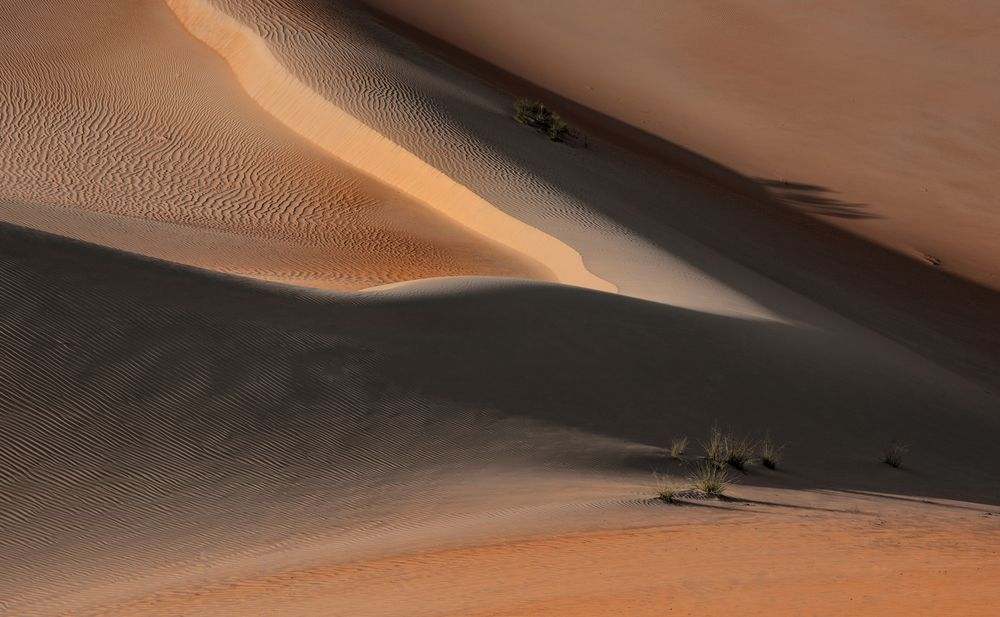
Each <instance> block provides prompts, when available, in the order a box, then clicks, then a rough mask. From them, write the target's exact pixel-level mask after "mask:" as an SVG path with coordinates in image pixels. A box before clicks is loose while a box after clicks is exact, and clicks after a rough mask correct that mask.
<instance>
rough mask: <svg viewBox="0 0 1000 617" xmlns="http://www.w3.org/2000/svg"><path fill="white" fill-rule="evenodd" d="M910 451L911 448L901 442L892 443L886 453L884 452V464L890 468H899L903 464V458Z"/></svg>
mask: <svg viewBox="0 0 1000 617" xmlns="http://www.w3.org/2000/svg"><path fill="white" fill-rule="evenodd" d="M909 451H910V447H909V446H905V445H903V444H901V443H899V442H896V441H894V442H892V443H890V444H889V445H888V446H887V447H886V449H885V451H884V452H882V458H881V460H882V462H883V463H885V464H886V465H888V466H890V467H895V468H897V469H898V468H899V466H900V465H902V464H903V456H904V455H905V454H906V453H907V452H909Z"/></svg>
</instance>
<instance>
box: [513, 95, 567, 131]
mask: <svg viewBox="0 0 1000 617" xmlns="http://www.w3.org/2000/svg"><path fill="white" fill-rule="evenodd" d="M514 119H515V120H517V121H518V122H520V123H521V124H527V125H528V126H533V127H535V128H536V129H538V130H540V131H542V132H543V133H545V134H546V135H547V136H548V138H549V139H551V140H552V141H562V140H563V139H565V138H566V137H567V136H569V126H567V125H566V122H564V121H563V119H562V118H560V117H559V116H558V114H555V113H553V112H552V110H550V109H549V108H547V107H546V106H545V105H543V104H541V103H539V102H538V101H529V100H528V99H518V100H517V101H516V102H515V103H514Z"/></svg>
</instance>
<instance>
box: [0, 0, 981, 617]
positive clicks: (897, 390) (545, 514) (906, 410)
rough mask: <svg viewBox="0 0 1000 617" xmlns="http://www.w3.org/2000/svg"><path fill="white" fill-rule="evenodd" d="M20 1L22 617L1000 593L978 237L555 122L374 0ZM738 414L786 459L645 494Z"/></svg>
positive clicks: (7, 85) (10, 60) (8, 97)
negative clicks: (898, 455) (887, 459)
mask: <svg viewBox="0 0 1000 617" xmlns="http://www.w3.org/2000/svg"><path fill="white" fill-rule="evenodd" d="M413 6H417V5H413ZM423 6H426V7H427V13H426V15H425V17H426V18H427V19H429V20H433V19H434V17H435V16H436V15H438V13H437V11H438V10H439V9H440V7H443V6H445V5H443V4H435V3H432V2H428V3H426V4H425V5H423ZM467 6H476V7H478V9H477V10H481V11H482V12H481V13H479V14H478V15H480V16H485V15H490V14H491V13H489V11H491V10H515V9H516V7H517V6H518V5H517V4H514V3H510V4H506V5H504V6H503V7H500V6H497V7H492V8H491V7H488V6H487V5H486V4H485V3H475V4H470V5H467ZM557 6H559V5H546V4H543V5H539V8H538V9H537V10H539V11H546V10H551V8H552V7H557ZM580 7H581V15H580V16H579V17H574V18H573V21H571V22H569V23H568V24H567V27H569V26H573V27H574V28H575V27H577V26H579V27H583V26H582V25H581V24H582V23H583V22H585V21H586V20H587V19H591V18H592V17H594V15H596V14H597V13H595V12H593V11H596V10H597V9H596V8H594V7H597V8H599V7H598V5H596V4H584V3H581V4H580ZM584 9H586V10H584ZM699 10H701V9H697V8H692V7H689V11H691V12H692V14H693V15H696V14H697V13H698V11H699ZM749 12H750V13H752V11H749ZM628 15H634V14H626V15H614V16H609V17H608V19H609V20H612V21H611V22H609V23H617V22H618V21H621V20H625V21H629V20H630V19H634V16H633V17H628ZM467 17H468V16H467ZM473 17H475V16H473ZM469 19H472V17H470V18H469ZM647 21H651V20H647ZM0 23H3V24H4V25H5V27H6V29H5V30H2V31H0V51H2V52H4V53H3V54H0V77H3V79H2V80H0V94H2V95H3V97H2V98H0V126H2V127H3V128H4V129H5V130H4V131H2V132H0V219H3V220H4V221H7V222H9V223H16V224H18V225H20V226H14V225H9V224H3V223H0V349H2V353H0V614H2V615H17V616H19V617H20V616H22V615H29V616H35V615H38V616H47V615H116V616H125V615H128V616H136V615H164V616H167V615H169V616H171V617H174V616H176V615H186V616H191V615H198V616H208V615H228V616H234V617H235V616H237V615H239V616H245V615H289V616H291V615H294V616H297V617H299V616H303V615H305V616H308V615H317V616H319V615H323V616H326V615H345V616H346V615H349V616H351V617H355V616H367V615H372V616H375V615H392V616H395V615H407V616H413V615H418V616H420V615H434V616H445V615H454V616H458V615H462V616H467V615H510V616H514V615H519V616H524V615H540V614H545V615H574V616H580V615H595V616H596V615H600V616H602V617H603V616H605V615H609V614H628V615H651V616H652V615H656V616H661V615H664V614H678V615H685V614H687V615H731V614H734V613H737V612H739V613H741V614H749V615H773V614H776V613H777V614H824V615H827V614H829V615H845V616H846V615H851V616H855V615H885V614H893V613H905V614H908V615H940V614H946V613H955V614H962V615H984V616H985V615H993V614H994V613H995V606H996V605H997V604H998V602H1000V598H998V597H997V596H996V593H997V592H996V589H995V585H993V581H995V580H996V579H997V578H998V577H1000V554H998V551H1000V548H998V547H1000V526H998V525H1000V511H998V508H1000V463H998V462H997V459H996V457H995V456H994V454H993V451H994V450H995V447H994V446H995V444H996V443H997V441H998V439H1000V415H998V410H1000V394H998V383H997V378H996V376H997V374H1000V327H998V322H997V315H1000V296H998V295H997V294H996V293H995V292H994V291H992V290H991V289H989V288H987V287H984V286H977V285H975V284H972V283H969V282H968V281H963V280H961V279H960V278H958V277H955V276H953V274H952V273H951V272H950V269H952V268H953V267H954V264H955V263H958V262H957V261H956V262H952V261H951V260H950V259H949V260H947V261H946V262H945V263H944V264H942V265H943V267H941V268H935V267H932V266H931V265H929V264H927V263H922V262H920V261H918V260H913V259H911V258H909V257H900V256H899V255H898V254H896V253H893V252H891V251H888V250H885V249H884V248H881V247H880V246H879V245H875V244H871V243H869V242H867V241H865V240H864V239H861V238H859V237H858V236H854V235H851V234H847V233H844V232H843V231H842V230H839V229H837V228H835V227H831V226H829V225H827V224H825V223H823V222H822V221H821V220H818V219H814V218H811V215H810V216H804V215H800V214H796V213H794V212H792V213H789V211H788V210H787V207H786V206H787V204H775V203H774V200H773V199H771V198H770V197H769V196H768V193H767V191H764V190H762V189H761V186H760V184H759V183H756V182H755V181H753V179H752V178H748V177H746V176H741V175H740V174H738V173H736V172H734V171H733V170H732V169H725V168H722V167H715V168H712V169H708V171H710V172H711V173H707V172H706V169H707V168H711V167H712V164H711V163H710V162H709V161H707V160H701V164H702V168H701V169H697V170H694V171H697V173H694V172H693V171H692V169H691V168H690V166H686V167H684V168H681V167H676V166H671V165H669V164H666V165H665V164H664V163H665V162H668V163H669V161H670V159H665V158H663V157H660V156H659V155H660V154H661V153H662V152H663V151H665V150H669V148H668V146H669V144H667V143H666V142H664V141H662V140H658V138H657V137H656V136H655V135H645V136H643V139H639V140H630V139H623V138H622V137H623V135H625V136H628V127H627V126H624V125H621V124H615V122H616V121H615V119H614V118H611V117H607V118H603V119H598V120H595V121H591V120H593V117H592V116H587V114H586V113H583V111H585V110H580V109H574V110H573V112H572V113H574V114H576V113H577V112H580V114H579V118H580V120H581V123H584V122H588V124H587V127H588V130H590V128H591V127H592V128H593V132H592V133H589V137H590V138H591V141H590V147H589V148H578V147H570V146H567V145H565V144H557V143H552V142H550V141H548V140H547V139H546V138H544V137H543V136H541V135H539V134H538V133H536V132H535V131H533V130H531V129H529V128H527V127H524V126H521V125H519V124H517V123H516V122H514V121H513V119H512V118H511V102H512V100H513V97H514V96H515V95H516V94H517V93H518V92H521V91H522V90H521V88H525V90H523V91H524V92H529V93H533V92H537V90H532V89H531V86H529V85H526V84H524V83H523V82H518V81H517V80H516V78H514V77H512V76H510V75H502V74H500V73H499V72H497V71H496V70H495V69H491V68H489V67H483V66H482V65H479V64H476V63H475V62H473V61H471V60H470V59H469V58H467V57H465V56H461V55H460V54H458V53H457V52H456V51H455V50H447V49H445V48H443V47H441V46H440V45H438V44H436V43H434V42H433V41H429V40H427V39H426V38H417V37H413V38H411V36H412V33H411V32H406V33H404V34H401V33H402V32H404V30H403V29H401V28H400V25H399V24H396V23H390V22H388V21H387V20H385V18H384V17H383V16H379V15H373V14H371V13H370V12H369V11H368V10H367V9H365V8H364V7H362V6H360V5H355V4H353V3H349V2H343V3H340V2H338V3H328V2H320V1H319V0H315V1H314V0H252V1H251V0H240V1H237V0H211V1H209V0H169V2H163V3H160V2H153V1H150V2H142V3H133V2H100V3H99V2H96V1H93V2H83V1H82V0H80V1H78V2H71V3H44V2H42V3H37V2H36V3H30V4H29V3H26V2H17V3H15V4H13V5H10V6H4V7H3V8H0ZM469 23H470V24H471V25H472V26H474V25H475V24H476V23H478V22H476V21H475V20H474V19H472V21H470V22H469ZM630 23H631V22H630ZM892 23H895V22H892ZM983 23H987V22H983ZM71 26H72V27H71ZM533 27H535V26H533ZM873 27H874V26H873ZM939 27H942V28H943V27H946V24H940V26H939ZM609 31H610V30H609ZM535 32H536V31H535V30H532V29H531V28H528V29H526V30H525V31H524V33H525V36H526V39H525V40H526V41H529V42H530V41H533V40H534V39H533V38H531V36H529V35H532V36H533V34H534V33H535ZM635 38H636V39H637V40H639V41H641V40H642V37H641V36H638V35H637V36H636V37H635ZM593 40H594V41H598V42H600V45H607V46H610V47H612V48H614V49H622V50H625V52H628V51H629V50H630V49H631V48H630V47H629V45H622V44H620V43H615V44H614V45H611V43H610V42H607V41H603V40H602V39H600V38H599V37H597V38H594V39H593ZM630 40H631V39H630ZM969 40H973V39H972V38H970V39H969ZM483 42H484V44H486V43H488V42H489V39H488V38H484V39H483ZM570 43H571V42H566V45H567V47H566V49H568V50H572V49H576V48H575V47H573V46H572V45H571V44H570ZM532 44H533V43H532ZM573 44H578V42H573ZM529 47H530V45H529ZM623 53H624V52H623ZM654 57H656V56H655V54H654ZM459 66H460V67H464V68H459ZM594 66H595V67H600V66H601V65H600V64H599V63H596V64H595V65H594ZM621 66H627V65H625V64H623V65H621ZM639 69H643V67H637V70H639ZM643 70H644V69H643ZM470 71H471V72H470ZM713 74H715V75H720V74H724V73H720V72H715V73H713ZM643 75H645V73H642V71H641V70H640V74H639V75H638V76H636V75H633V76H632V77H633V78H635V79H634V81H636V83H639V85H642V83H644V82H643V81H642V79H641V78H642V76H643ZM630 79H631V78H630ZM768 79H770V77H768ZM630 83H631V82H630ZM543 85H545V86H548V87H551V88H558V86H559V84H558V82H557V81H553V82H552V83H546V84H543ZM570 94H572V93H570ZM640 94H642V96H645V95H647V94H648V95H649V96H650V97H652V98H650V101H655V100H656V99H655V95H656V92H655V91H654V92H649V93H645V94H643V93H640ZM636 96H639V95H636ZM581 101H583V102H588V101H586V100H583V99H581ZM636 101H638V99H636V100H634V101H633V102H636ZM650 104H653V103H650ZM727 104H728V103H727ZM733 105H736V103H735V102H734V103H733ZM776 109H777V107H776ZM605 111H607V112H608V113H611V114H612V115H614V114H613V113H612V112H614V110H610V109H606V110H605ZM715 111H718V113H719V114H723V115H724V112H726V110H719V109H717V108H716V109H715ZM713 113H714V112H713ZM761 113H762V114H764V112H763V111H762V112H761ZM907 113H909V110H907ZM904 115H905V114H904ZM574 117H576V116H574ZM721 117H722V116H720V118H721ZM761 117H767V116H766V114H765V115H762V116H761ZM836 117H839V116H835V115H834V116H831V118H834V119H835V118H836ZM726 118H730V117H729V116H726ZM624 119H626V120H628V118H624ZM726 121H728V120H726ZM695 126H696V125H692V127H695ZM928 126H931V125H930V124H929V125H928ZM734 130H735V129H734ZM796 130H798V129H796ZM941 130H943V131H945V132H946V133H947V134H948V135H949V136H950V137H949V139H951V138H959V137H960V136H961V132H956V131H954V130H951V129H948V130H946V129H944V128H942V129H941ZM697 134H698V135H699V136H701V137H702V138H705V139H708V137H711V136H713V135H716V133H707V132H706V133H702V132H698V133H697ZM738 134H739V132H738V131H736V132H735V133H731V134H727V135H726V138H727V139H728V138H729V137H732V135H738ZM662 136H665V137H668V138H672V137H671V136H670V135H666V134H664V135H662ZM706 143H707V142H706ZM776 143H778V142H768V143H765V144H762V149H761V150H760V152H762V153H767V152H770V150H769V148H772V147H773V146H774V144H776ZM831 144H833V145H836V142H835V141H831ZM688 145H690V144H688ZM784 145H785V146H788V150H787V152H788V153H792V154H789V156H792V155H793V154H794V156H793V158H795V159H796V160H799V159H807V158H809V157H807V156H805V155H804V154H803V152H802V151H801V150H796V149H795V148H793V147H791V146H790V145H789V144H788V143H785V144H784ZM625 146H628V147H635V148H636V149H637V151H636V152H632V151H630V150H629V149H628V148H626V147H625ZM831 147H832V146H831ZM835 150H836V148H834V151H835ZM650 152H652V153H654V154H656V155H657V156H655V157H652V158H653V160H651V158H650V157H649V156H647V155H648V154H649V153H650ZM783 152H785V151H784V150H783ZM706 153H707V154H710V155H711V156H713V157H714V156H715V153H713V152H706ZM640 155H641V156H640ZM844 156H847V155H846V154H845V155H844ZM688 158H689V159H696V158H697V155H696V154H691V153H688ZM720 160H723V162H725V159H723V158H721V157H720ZM818 160H819V159H818ZM840 160H848V161H850V158H849V157H848V158H846V159H838V161H840ZM950 160H954V161H959V160H961V157H959V158H955V159H950ZM730 163H732V161H730ZM732 164H733V166H734V167H737V171H741V170H742V171H744V172H746V173H751V172H750V171H747V170H746V169H741V168H739V167H738V166H736V165H735V163H732ZM803 164H804V165H805V164H807V162H803ZM809 164H812V163H809ZM831 169H833V167H831ZM752 173H753V174H756V173H757V172H752ZM886 177H888V176H886ZM953 177H954V178H960V177H962V176H960V175H955V176H953ZM720 181H721V184H720ZM886 181H887V182H889V181H890V180H886ZM892 181H893V182H897V181H898V178H897V179H896V180H892ZM901 186H902V185H901ZM800 188H801V187H800ZM904 188H905V187H904ZM796 190H798V189H796ZM803 190H805V189H803ZM901 190H904V189H903V188H901ZM900 194H903V193H900ZM873 207H874V206H873ZM879 207H881V206H879ZM893 207H896V206H893ZM920 207H921V208H922V207H923V206H920ZM916 209H918V210H919V209H920V208H916ZM869 220H874V219H869ZM879 220H880V221H883V222H880V223H879V224H880V225H890V221H891V219H890V217H888V216H886V218H885V219H879ZM982 221H983V226H984V228H987V227H988V226H989V225H991V224H992V223H991V222H990V221H991V219H990V218H989V215H986V216H984V217H983V219H982ZM860 222H861V223H866V221H860ZM907 225H908V224H907ZM907 225H904V224H900V225H898V226H897V227H894V229H898V236H893V237H899V238H903V237H904V236H905V235H906V234H909V233H910V228H909V227H907ZM890 226H891V225H890ZM31 227H33V228H35V230H31V229H27V228H31ZM39 229H40V230H42V231H37V230H39ZM942 229H943V228H942ZM46 231H47V232H51V233H54V234H58V235H49V234H47V233H44V232H46ZM866 233H867V232H866ZM879 233H881V232H879ZM892 233H897V231H893V232H892ZM59 236H70V237H71V238H76V239H78V240H87V241H88V242H92V243H94V244H86V243H84V242H80V241H78V240H72V239H67V238H65V237H59ZM945 236H947V237H945ZM889 237H890V236H889V235H886V236H884V237H882V238H881V239H880V240H881V241H885V242H887V243H889V244H891V242H888V240H886V238H889ZM907 237H909V236H907ZM942 237H945V239H944V240H942V241H945V240H947V241H948V242H950V241H952V240H955V238H953V237H951V236H949V234H945V233H942ZM969 238H970V240H969V242H968V245H969V247H970V248H969V250H979V249H978V248H975V242H974V241H973V240H974V239H973V236H969ZM956 241H957V240H956ZM99 245H104V246H99ZM119 249H123V250H125V251H128V252H129V253H126V252H122V251H121V250H119ZM130 253H131V254H130ZM135 253H139V254H141V255H146V256H149V257H154V258H157V259H150V258H149V257H143V256H141V255H136V254H135ZM161 260H162V261H161ZM178 264H181V265H178ZM189 266H197V267H198V268H191V267H189ZM199 268H200V269H199ZM206 269H208V270H216V271H218V272H208V271H206ZM232 274H240V275H244V276H251V277H254V278H256V279H261V280H256V281H255V280H252V279H248V278H243V277H242V276H232ZM966 274H968V272H966ZM461 275H486V277H483V276H461ZM970 276H971V275H970ZM430 277H436V278H430ZM511 277H514V280H512V278H511ZM428 278H430V280H419V281H414V280H413V279H428ZM530 279H536V280H534V281H532V280H530ZM269 281H279V282H282V283H295V284H298V285H299V286H298V287H294V286H287V285H276V284H273V283H271V282H269ZM405 281H410V282H405ZM559 283H571V285H564V284H559ZM310 288H312V289H310ZM316 288H320V289H316ZM331 289H332V290H334V291H330V290H331ZM613 290H617V291H618V293H616V294H613V293H606V292H607V291H613ZM716 422H717V423H719V424H720V425H721V426H723V427H728V428H732V429H733V430H735V431H737V432H740V433H745V434H751V435H755V436H759V435H761V434H763V433H764V432H765V431H770V433H771V434H772V435H773V436H774V438H775V439H776V440H778V441H780V442H782V443H787V444H788V445H787V448H786V450H785V459H784V460H783V462H782V465H781V467H780V468H779V470H778V471H767V470H764V469H762V468H761V467H760V466H759V465H753V466H751V468H750V469H749V473H747V474H746V475H744V476H740V478H739V483H738V484H737V485H736V486H735V487H734V488H733V489H732V495H733V499H732V500H729V501H712V500H691V501H690V502H689V503H688V504H687V505H684V506H669V505H666V504H663V503H660V502H657V501H654V500H651V498H650V497H651V495H652V494H653V493H654V489H655V482H654V480H653V477H652V476H653V472H654V471H656V472H658V473H659V474H660V475H661V476H662V477H664V478H668V479H670V480H671V481H677V482H681V481H682V480H683V478H684V477H685V476H686V474H687V473H688V472H689V470H690V469H691V468H692V467H694V466H695V465H696V464H697V458H698V457H699V456H700V454H701V449H700V447H699V446H698V445H696V444H697V442H698V441H700V440H702V439H704V438H705V437H706V436H707V433H708V430H709V428H710V426H711V425H712V424H713V423H716ZM676 435H688V436H689V437H691V439H692V442H693V443H692V448H691V453H690V454H689V456H688V458H687V459H686V460H685V461H683V462H677V461H673V460H671V459H670V458H669V457H668V456H667V452H666V451H665V450H664V446H665V445H667V444H669V442H670V439H671V438H672V437H674V436H676ZM892 440H899V441H900V442H902V443H905V444H909V445H910V452H909V453H908V454H907V456H906V458H905V460H904V466H903V468H902V469H891V468H890V467H888V466H886V465H884V464H881V463H880V462H879V461H878V456H879V454H880V453H881V452H882V451H883V448H884V447H885V446H886V445H887V444H888V443H889V442H890V441H892Z"/></svg>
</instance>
